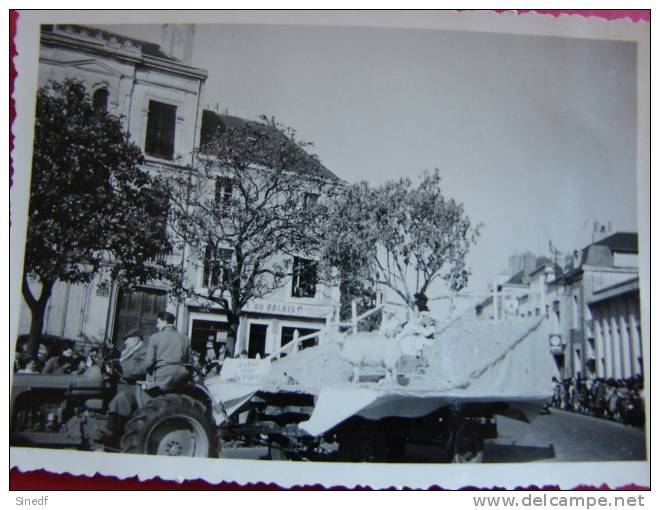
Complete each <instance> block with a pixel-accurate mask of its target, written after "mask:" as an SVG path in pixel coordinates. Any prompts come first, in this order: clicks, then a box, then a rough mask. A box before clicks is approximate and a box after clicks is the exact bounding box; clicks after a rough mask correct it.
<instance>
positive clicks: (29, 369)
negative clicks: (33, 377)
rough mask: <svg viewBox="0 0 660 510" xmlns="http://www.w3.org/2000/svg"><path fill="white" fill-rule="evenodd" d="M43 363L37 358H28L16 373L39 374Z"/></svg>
mask: <svg viewBox="0 0 660 510" xmlns="http://www.w3.org/2000/svg"><path fill="white" fill-rule="evenodd" d="M42 368H43V364H42V363H41V361H39V360H38V359H37V358H29V359H27V360H26V362H25V366H24V367H23V368H21V369H20V370H18V371H17V372H16V373H17V374H40V373H41V369H42Z"/></svg>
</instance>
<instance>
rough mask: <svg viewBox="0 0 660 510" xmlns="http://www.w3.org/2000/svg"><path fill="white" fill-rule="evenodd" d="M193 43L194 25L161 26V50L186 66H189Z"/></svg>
mask: <svg viewBox="0 0 660 510" xmlns="http://www.w3.org/2000/svg"><path fill="white" fill-rule="evenodd" d="M194 42H195V25H190V24H188V25H177V24H170V23H168V24H166V25H163V29H162V42H161V48H162V50H163V51H164V52H165V53H167V54H168V55H170V56H172V57H174V58H176V59H178V60H180V61H181V62H183V63H184V64H186V65H191V62H192V53H193V44H194Z"/></svg>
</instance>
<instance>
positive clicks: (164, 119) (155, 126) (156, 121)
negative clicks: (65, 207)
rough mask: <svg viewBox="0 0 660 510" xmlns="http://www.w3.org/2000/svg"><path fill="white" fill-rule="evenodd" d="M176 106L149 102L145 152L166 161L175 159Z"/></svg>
mask: <svg viewBox="0 0 660 510" xmlns="http://www.w3.org/2000/svg"><path fill="white" fill-rule="evenodd" d="M175 125H176V106H172V105H169V104H164V103H159V102H158V101H149V117H148V119H147V138H146V140H145V143H144V152H146V153H147V154H149V155H151V156H156V157H159V158H164V159H172V158H174V128H175Z"/></svg>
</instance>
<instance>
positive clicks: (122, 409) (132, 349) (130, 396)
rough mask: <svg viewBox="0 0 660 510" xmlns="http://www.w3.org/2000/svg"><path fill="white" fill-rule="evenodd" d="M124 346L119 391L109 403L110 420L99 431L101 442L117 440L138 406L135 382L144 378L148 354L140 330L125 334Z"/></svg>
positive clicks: (120, 364) (120, 363) (121, 356)
mask: <svg viewBox="0 0 660 510" xmlns="http://www.w3.org/2000/svg"><path fill="white" fill-rule="evenodd" d="M123 343H124V348H123V349H122V351H121V354H120V355H119V360H118V362H119V367H120V372H121V377H120V379H119V384H118V385H117V393H116V394H115V396H114V398H113V399H112V400H111V401H110V403H109V404H108V421H107V423H106V426H105V427H104V428H103V429H101V430H100V432H99V440H100V441H101V442H112V441H116V440H117V439H118V437H119V434H121V431H122V429H123V428H124V424H125V423H126V421H127V420H128V419H129V418H130V417H131V415H132V414H133V412H134V411H135V409H136V408H137V396H136V387H135V384H136V382H137V381H138V380H139V379H144V375H145V370H144V359H145V357H146V354H147V349H146V345H145V343H144V342H143V341H142V337H141V336H140V332H139V331H138V330H137V329H133V330H131V331H129V332H128V333H126V335H124V342H123Z"/></svg>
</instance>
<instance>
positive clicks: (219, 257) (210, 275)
mask: <svg viewBox="0 0 660 510" xmlns="http://www.w3.org/2000/svg"><path fill="white" fill-rule="evenodd" d="M232 255H233V251H232V250H230V249H228V248H216V247H215V246H213V245H212V244H209V245H207V246H206V250H205V252H204V273H203V282H202V285H203V286H204V287H206V288H209V289H213V288H218V287H221V288H223V289H226V288H227V286H228V285H229V284H230V283H231V281H230V279H231V259H232Z"/></svg>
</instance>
